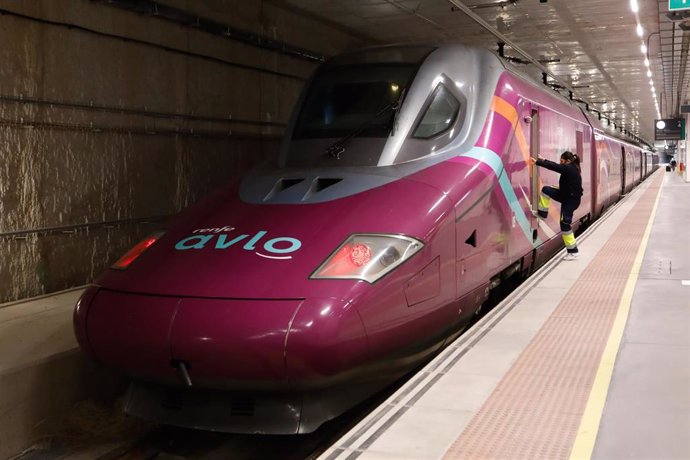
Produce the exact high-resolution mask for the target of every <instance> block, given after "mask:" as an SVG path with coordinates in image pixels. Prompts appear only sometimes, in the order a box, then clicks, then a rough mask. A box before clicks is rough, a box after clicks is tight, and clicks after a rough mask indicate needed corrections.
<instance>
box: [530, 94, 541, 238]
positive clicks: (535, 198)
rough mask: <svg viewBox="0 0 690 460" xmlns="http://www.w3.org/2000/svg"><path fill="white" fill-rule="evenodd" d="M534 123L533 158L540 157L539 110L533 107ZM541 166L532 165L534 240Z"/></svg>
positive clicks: (531, 140)
mask: <svg viewBox="0 0 690 460" xmlns="http://www.w3.org/2000/svg"><path fill="white" fill-rule="evenodd" d="M531 116H532V124H531V125H530V137H529V152H530V156H531V157H532V158H533V159H535V160H536V159H537V158H539V110H538V109H537V108H536V107H532V112H531ZM539 193H540V190H539V168H538V167H537V165H533V166H532V196H531V199H532V203H531V205H532V219H530V221H531V226H532V240H536V239H537V227H538V226H539V219H538V218H537V215H536V213H537V209H539Z"/></svg>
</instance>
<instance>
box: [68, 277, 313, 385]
mask: <svg viewBox="0 0 690 460" xmlns="http://www.w3.org/2000/svg"><path fill="white" fill-rule="evenodd" d="M300 303H301V301H300V300H245V299H199V298H177V297H164V296H149V295H142V294H131V293H121V292H113V291H107V290H100V291H98V293H97V294H96V295H95V296H94V297H93V298H92V300H91V301H90V304H89V305H88V311H86V309H87V306H86V305H85V306H84V307H83V308H84V311H82V312H81V314H80V319H82V320H81V322H80V324H81V323H85V324H84V325H83V326H80V329H82V330H85V331H86V333H85V334H81V335H82V336H83V337H85V340H83V341H84V342H85V343H88V346H89V348H90V351H91V352H92V353H93V354H94V355H95V356H96V357H97V358H98V359H99V360H100V361H101V362H103V363H104V364H105V365H107V366H110V367H112V368H114V369H117V370H119V371H121V372H123V373H125V374H128V375H130V376H132V377H135V378H138V379H142V380H147V381H152V382H160V383H167V384H183V383H184V382H183V380H182V378H181V377H182V376H181V375H180V366H179V364H180V363H184V364H185V370H186V371H187V373H188V376H189V378H190V380H191V383H192V385H194V386H198V387H208V388H234V387H241V388H245V389H246V388H247V385H248V384H250V385H251V386H252V387H253V388H256V389H259V388H261V387H262V386H263V387H267V388H275V387H284V386H285V382H286V375H285V356H284V352H285V336H286V333H287V331H288V327H289V324H290V320H291V319H292V318H293V317H294V316H295V311H296V310H297V309H298V307H299V305H300ZM84 317H85V321H84V320H83V318H84Z"/></svg>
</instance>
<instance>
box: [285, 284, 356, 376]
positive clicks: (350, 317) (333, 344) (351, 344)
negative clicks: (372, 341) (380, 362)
mask: <svg viewBox="0 0 690 460" xmlns="http://www.w3.org/2000/svg"><path fill="white" fill-rule="evenodd" d="M285 351H286V358H287V374H288V378H289V380H290V382H291V384H292V385H293V386H297V387H300V386H303V385H304V386H312V387H313V386H325V385H330V384H333V383H336V381H337V380H338V379H339V378H340V377H342V376H344V375H346V374H348V375H350V377H351V376H352V372H353V370H356V369H358V368H361V366H362V365H363V364H365V363H366V362H367V361H368V359H369V354H368V342H367V335H366V332H365V330H364V324H363V323H362V320H361V318H360V316H359V313H358V312H357V309H356V308H355V306H354V304H353V303H352V302H349V301H342V300H336V299H322V298H309V299H306V300H305V301H304V302H302V304H301V305H300V308H299V309H298V311H297V314H296V315H295V318H294V319H293V320H292V322H291V324H290V330H289V333H288V336H287V342H286V347H285Z"/></svg>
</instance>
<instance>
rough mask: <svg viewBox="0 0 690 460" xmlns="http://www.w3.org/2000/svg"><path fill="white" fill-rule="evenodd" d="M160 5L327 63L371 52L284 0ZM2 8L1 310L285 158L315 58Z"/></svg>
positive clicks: (128, 17)
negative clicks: (284, 137)
mask: <svg viewBox="0 0 690 460" xmlns="http://www.w3.org/2000/svg"><path fill="white" fill-rule="evenodd" d="M158 3H159V4H164V5H168V6H172V7H175V8H179V9H182V10H185V11H188V12H190V13H192V14H194V15H198V16H200V17H205V18H209V19H212V20H214V21H217V22H222V23H224V24H228V25H229V26H232V27H236V28H239V29H243V30H247V31H250V32H254V33H256V34H262V35H264V36H269V37H271V38H273V39H276V40H282V41H284V42H286V43H289V44H291V45H294V46H298V47H303V48H307V49H311V50H313V51H314V52H316V53H318V54H322V55H326V56H328V55H332V54H335V53H337V52H339V51H342V50H343V49H346V48H351V47H355V46H361V45H363V44H366V43H363V42H362V40H361V39H358V38H354V37H352V36H350V35H348V34H347V33H345V32H343V31H342V30H337V29H334V28H332V27H330V26H329V25H327V24H325V23H323V22H319V21H317V20H314V19H312V18H305V17H301V16H300V15H299V13H298V12H295V11H291V10H287V9H283V7H281V6H280V2H264V1H259V0H256V1H253V0H235V1H229V0H188V1H185V0H167V1H159V2H158ZM0 9H2V10H4V14H2V15H0V43H2V44H3V46H1V47H0V62H2V66H0V303H2V302H8V301H13V300H17V299H23V298H27V297H32V296H36V295H40V294H44V293H49V292H53V291H57V290H61V289H65V288H68V287H71V286H77V285H82V284H85V283H88V282H89V281H90V280H92V279H93V278H94V277H95V276H97V275H98V273H100V272H101V271H102V270H104V269H105V268H106V267H107V266H108V265H109V264H111V263H112V262H113V261H114V260H116V259H117V257H118V256H119V255H121V254H122V253H123V252H124V251H125V250H126V249H127V248H128V247H129V246H131V245H132V244H133V243H134V242H136V241H137V240H138V239H140V238H141V237H143V236H144V235H145V234H147V233H148V232H150V231H151V230H152V229H153V228H155V226H156V224H155V223H153V224H147V223H141V222H134V223H133V222H127V220H129V219H142V218H149V217H154V216H164V215H169V214H172V213H175V212H177V211H179V210H180V209H181V208H183V207H185V206H187V205H189V204H191V203H193V202H195V201H196V200H198V199H199V198H201V197H202V196H204V195H206V194H207V193H209V192H210V191H211V190H213V189H215V188H217V187H218V186H220V185H222V184H223V183H225V182H226V181H228V180H231V179H232V178H235V177H238V176H241V175H242V174H244V173H246V171H247V170H248V169H249V168H251V167H253V166H254V165H256V164H257V163H259V162H261V161H264V160H270V159H271V158H273V157H274V155H275V153H276V151H277V147H278V144H279V138H280V135H281V134H282V131H283V128H284V124H285V123H287V121H288V118H289V115H290V113H291V110H292V108H293V105H294V102H295V100H296V98H297V96H298V93H299V91H300V89H301V87H302V86H303V84H304V80H305V79H306V78H307V77H308V76H309V74H310V73H311V72H312V71H313V69H314V68H315V65H316V64H315V63H313V62H309V61H307V60H302V59H296V58H293V57H288V56H286V55H284V54H281V53H278V52H273V51H268V50H265V49H260V48H257V47H253V46H249V45H246V44H243V43H240V42H237V41H233V40H230V39H227V38H224V37H219V36H214V35H211V34H208V33H206V32H203V31H200V30H197V29H195V28H193V27H184V26H180V25H176V24H173V23H170V22H166V21H163V20H161V19H159V18H156V17H154V16H150V15H141V14H137V13H135V12H131V11H126V10H123V9H119V8H115V7H112V6H108V5H107V3H101V2H92V1H88V0H61V1H54V0H23V1H21V2H19V1H14V0H0ZM75 26H76V27H75ZM124 38H126V39H130V40H125V39H124ZM250 67H255V68H260V69H265V70H263V71H262V70H257V69H255V68H250ZM111 221H116V222H115V223H111V224H108V225H93V226H89V227H79V228H69V227H71V226H74V225H80V224H98V223H99V222H111ZM56 227H57V228H58V229H57V230H56V229H55V228H56ZM60 227H68V228H65V229H64V230H60ZM37 229H52V230H46V231H43V232H31V231H33V230H37ZM25 230H26V231H29V232H28V233H23V234H17V233H15V232H18V231H25ZM3 234H4V235H3ZM8 234H9V235H8Z"/></svg>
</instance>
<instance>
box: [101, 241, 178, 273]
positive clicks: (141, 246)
mask: <svg viewBox="0 0 690 460" xmlns="http://www.w3.org/2000/svg"><path fill="white" fill-rule="evenodd" d="M164 233H165V232H156V233H153V234H151V235H149V236H147V237H146V238H144V239H143V240H142V241H140V242H139V243H137V245H136V246H134V247H133V248H132V249H130V250H129V251H127V253H126V254H125V255H124V256H122V257H120V259H119V260H118V261H117V262H115V263H114V264H113V265H111V266H110V268H114V269H116V270H125V269H126V268H127V267H129V265H130V264H131V263H132V262H134V261H135V260H136V259H137V257H139V256H140V255H142V254H143V253H144V251H146V250H147V249H148V248H149V247H151V246H152V245H153V243H155V242H156V241H158V240H159V239H160V237H161V236H163V234H164Z"/></svg>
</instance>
